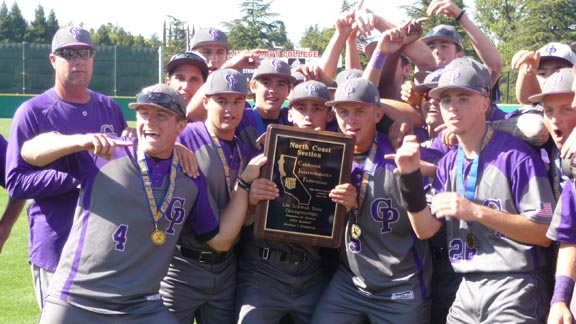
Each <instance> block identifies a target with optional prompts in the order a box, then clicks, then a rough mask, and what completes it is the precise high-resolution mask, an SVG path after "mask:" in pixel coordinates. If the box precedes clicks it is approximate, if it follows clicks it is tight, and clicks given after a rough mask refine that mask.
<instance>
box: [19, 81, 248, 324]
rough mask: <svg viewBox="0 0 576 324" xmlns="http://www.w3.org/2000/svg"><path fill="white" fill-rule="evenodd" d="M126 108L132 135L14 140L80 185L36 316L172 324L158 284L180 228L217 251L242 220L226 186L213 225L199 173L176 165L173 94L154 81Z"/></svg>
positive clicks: (240, 200) (243, 204)
mask: <svg viewBox="0 0 576 324" xmlns="http://www.w3.org/2000/svg"><path fill="white" fill-rule="evenodd" d="M129 106H130V108H132V109H135V110H136V111H137V134H138V137H137V139H132V140H130V139H126V140H123V139H119V138H116V137H110V136H108V135H101V134H98V135H94V134H88V135H61V134H58V133H54V132H52V133H44V134H41V135H38V136H37V137H35V138H33V139H32V140H30V141H28V142H26V143H25V144H24V146H23V149H22V156H23V158H24V159H25V160H26V161H27V162H28V163H30V164H33V165H37V166H45V165H49V167H51V168H55V169H59V170H61V171H65V172H70V173H71V174H72V175H73V176H75V177H77V178H78V179H79V180H80V181H81V188H82V191H81V194H80V198H79V201H78V208H77V209H76V215H75V219H74V223H73V226H72V230H71V233H70V236H69V238H68V240H67V242H66V244H65V247H64V251H63V253H62V259H61V260H60V263H59V264H58V267H57V269H56V272H55V274H54V279H53V282H52V284H51V286H50V290H49V295H48V297H47V298H46V304H45V307H44V309H43V312H42V316H41V318H40V323H50V324H52V323H70V322H75V323H109V322H112V321H115V322H122V323H177V320H176V319H175V318H174V317H173V316H172V314H170V312H169V311H168V309H167V308H166V307H165V306H164V305H163V304H162V301H161V297H160V295H159V294H158V291H159V289H160V281H161V279H162V277H163V276H164V275H165V274H166V271H167V269H168V265H169V262H170V259H171V256H172V253H173V251H174V248H175V246H176V242H177V240H178V237H179V235H180V232H181V231H183V229H186V230H187V231H189V232H192V233H194V235H195V236H196V238H197V239H198V240H199V241H204V242H207V243H208V244H209V245H210V246H211V247H212V248H214V249H215V250H218V251H226V250H227V249H229V248H230V247H231V246H232V243H233V242H234V240H235V238H236V236H237V234H238V231H239V229H240V227H241V225H242V223H243V221H244V215H245V213H246V209H247V203H248V194H247V192H246V191H245V190H243V189H238V188H237V189H236V190H235V191H234V194H233V195H232V200H231V201H233V203H231V204H230V205H229V208H228V209H226V210H225V211H223V212H222V219H225V220H226V222H224V221H221V222H220V224H219V223H218V221H217V219H216V214H217V211H216V207H215V205H214V202H213V200H212V198H211V197H210V195H209V193H208V191H207V189H206V180H205V178H204V177H203V176H201V177H199V178H197V179H192V178H190V177H189V176H187V175H185V174H184V173H183V172H182V170H181V169H180V167H179V164H178V156H177V155H176V154H174V145H175V141H176V137H177V136H178V134H179V133H180V131H181V130H182V129H183V128H184V126H185V125H186V119H185V103H184V99H183V98H182V96H181V95H180V94H178V93H177V92H176V91H175V90H173V89H172V88H170V87H169V86H166V85H154V86H151V87H148V88H145V89H143V90H142V92H141V93H139V94H138V95H137V96H136V102H134V103H131V104H130V105H129ZM135 143H137V144H136V145H135ZM118 146H125V147H120V148H119V147H118ZM86 151H91V152H92V154H90V153H88V152H86ZM247 170H252V171H253V172H251V173H250V172H249V174H246V173H245V174H244V175H246V176H247V177H248V176H250V178H249V179H252V177H256V176H258V167H256V168H253V167H249V168H248V169H247Z"/></svg>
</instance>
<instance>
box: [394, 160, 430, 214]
mask: <svg viewBox="0 0 576 324" xmlns="http://www.w3.org/2000/svg"><path fill="white" fill-rule="evenodd" d="M400 193H401V194H402V200H403V201H404V207H406V210H407V211H409V212H411V213H414V212H419V211H421V210H422V209H424V208H425V207H426V205H427V204H428V203H427V202H426V193H425V192H424V182H423V181H422V172H420V169H418V170H416V171H414V172H412V173H409V174H401V175H400Z"/></svg>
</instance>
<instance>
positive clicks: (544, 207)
mask: <svg viewBox="0 0 576 324" xmlns="http://www.w3.org/2000/svg"><path fill="white" fill-rule="evenodd" d="M553 213H554V211H553V210H552V204H551V203H549V202H540V208H539V209H538V213H536V216H540V217H552V214H553Z"/></svg>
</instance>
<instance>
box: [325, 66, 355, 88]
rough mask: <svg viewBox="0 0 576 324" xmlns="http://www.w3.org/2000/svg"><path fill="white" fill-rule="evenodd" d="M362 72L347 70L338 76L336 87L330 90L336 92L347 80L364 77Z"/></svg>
mask: <svg viewBox="0 0 576 324" xmlns="http://www.w3.org/2000/svg"><path fill="white" fill-rule="evenodd" d="M362 73H363V72H362V70H359V69H345V70H342V71H340V72H338V74H336V79H335V81H336V86H335V87H328V90H336V87H338V85H339V84H341V83H344V81H346V80H351V79H356V78H361V77H362Z"/></svg>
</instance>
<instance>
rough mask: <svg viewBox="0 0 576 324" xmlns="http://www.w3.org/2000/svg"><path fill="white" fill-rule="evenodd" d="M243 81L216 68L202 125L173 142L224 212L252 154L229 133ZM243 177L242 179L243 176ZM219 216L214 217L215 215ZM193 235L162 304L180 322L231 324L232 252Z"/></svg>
mask: <svg viewBox="0 0 576 324" xmlns="http://www.w3.org/2000/svg"><path fill="white" fill-rule="evenodd" d="M246 90H247V88H246V79H245V77H244V76H243V75H242V74H241V73H240V72H238V71H236V70H233V69H219V70H216V71H214V72H213V73H212V74H210V76H209V77H208V80H207V82H206V86H205V98H204V102H203V104H204V106H205V107H206V110H207V113H208V117H207V119H206V121H205V122H195V123H190V124H188V125H187V126H186V128H185V129H184V131H182V133H181V134H180V136H179V137H178V141H179V142H180V143H182V144H184V145H185V146H186V147H188V148H189V149H190V150H192V151H193V152H194V155H195V156H196V158H197V160H198V163H199V167H200V170H201V171H202V173H203V174H206V175H210V176H209V177H208V178H207V182H208V190H209V191H210V193H211V195H212V197H213V198H214V199H215V201H216V205H217V207H218V210H219V211H222V210H224V209H225V208H226V205H227V204H228V202H229V201H230V193H231V191H232V190H233V189H234V184H235V183H236V181H238V180H239V179H240V175H241V172H242V171H243V169H244V168H245V167H246V165H247V164H248V161H249V160H250V158H251V157H252V155H253V152H252V151H251V150H250V149H249V148H248V147H247V146H246V145H244V144H243V143H241V142H240V141H239V140H238V139H237V138H236V136H235V135H234V131H235V130H236V126H237V125H238V124H239V123H240V120H241V119H242V114H243V112H244V104H245V101H246ZM243 179H245V178H243ZM218 216H219V215H218ZM192 234H193V233H190V232H183V234H182V235H181V236H180V240H179V242H178V246H177V249H176V251H175V254H174V257H173V259H172V262H171V264H170V269H169V270H168V274H167V275H166V277H165V278H164V280H163V281H162V283H161V290H160V293H161V294H162V298H163V300H164V304H165V305H166V306H168V308H169V309H170V310H171V311H172V312H173V313H174V315H175V316H176V317H177V318H178V320H179V321H180V323H189V324H192V323H194V319H196V321H197V322H198V323H233V322H234V320H235V318H236V312H235V309H236V265H237V260H236V256H235V253H234V251H230V252H218V251H216V250H214V249H212V248H211V247H210V246H209V245H208V244H206V243H205V242H201V241H199V240H197V239H196V238H195V236H194V235H192Z"/></svg>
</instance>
